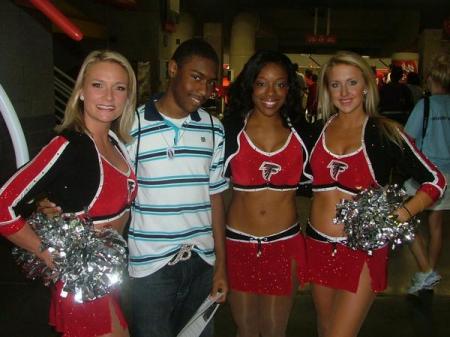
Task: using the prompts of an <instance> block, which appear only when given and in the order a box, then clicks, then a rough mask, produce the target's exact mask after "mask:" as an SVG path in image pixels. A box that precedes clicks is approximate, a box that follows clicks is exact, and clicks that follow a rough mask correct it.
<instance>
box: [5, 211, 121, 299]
mask: <svg viewBox="0 0 450 337" xmlns="http://www.w3.org/2000/svg"><path fill="white" fill-rule="evenodd" d="M28 223H29V224H30V226H31V227H32V228H33V230H34V231H35V232H36V234H37V235H38V236H39V237H40V239H41V241H42V245H41V246H42V249H41V253H39V254H38V255H39V257H38V256H36V255H35V254H32V253H30V252H28V251H26V250H23V249H21V248H14V249H13V256H14V257H15V259H16V261H17V263H18V264H19V265H21V267H22V269H23V271H24V272H25V274H26V276H27V277H28V278H31V279H37V278H41V279H42V281H43V282H44V284H45V285H49V284H50V283H56V282H57V281H58V280H61V281H62V282H63V283H64V286H63V290H64V292H70V293H73V294H74V295H75V299H76V300H77V301H79V302H84V301H90V300H94V299H96V298H99V297H102V296H104V295H106V294H108V293H110V292H111V291H112V289H113V288H114V287H115V286H116V285H117V284H118V283H120V282H121V280H122V276H123V271H124V268H125V265H126V242H125V241H124V239H123V238H122V237H121V236H120V234H119V233H117V232H116V231H115V230H113V229H107V228H104V229H101V230H96V229H94V227H93V225H92V223H91V222H90V221H89V219H87V218H86V219H85V218H82V217H77V216H75V215H74V214H63V215H61V216H57V217H55V218H47V217H46V216H45V215H43V214H41V213H35V214H33V215H32V216H31V217H30V218H29V219H28ZM49 254H50V255H51V256H50V255H49Z"/></svg>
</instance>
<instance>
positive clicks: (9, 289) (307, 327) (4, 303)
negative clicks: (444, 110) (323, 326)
mask: <svg viewBox="0 0 450 337" xmlns="http://www.w3.org/2000/svg"><path fill="white" fill-rule="evenodd" d="M308 205H309V201H308V200H307V199H303V198H299V211H300V217H301V219H302V220H303V221H304V219H305V214H307V209H308ZM449 226H450V219H449V216H447V218H446V220H445V226H444V249H443V254H442V257H441V262H440V267H439V272H440V273H441V275H442V276H443V279H442V281H441V283H440V284H439V286H438V287H437V288H436V289H435V292H434V295H433V293H431V292H428V293H423V294H421V296H420V297H413V296H406V295H405V294H406V289H407V288H408V286H409V279H410V277H411V275H412V274H413V273H414V272H415V270H416V265H415V262H414V260H413V257H412V255H411V253H410V252H409V249H408V248H407V247H400V248H397V249H396V250H394V251H393V252H392V253H391V258H390V263H389V275H390V278H389V287H388V289H387V290H386V291H385V292H384V293H382V294H380V295H379V296H378V297H377V299H376V301H375V303H374V305H373V307H372V309H371V311H370V312H369V314H368V317H367V319H366V321H365V323H364V326H363V327H362V329H361V333H360V336H361V337H384V336H389V337H390V336H393V337H394V336H395V337H415V336H417V337H419V336H420V337H422V336H423V337H425V336H426V337H429V336H430V337H447V336H450V324H449V322H447V320H448V319H449V318H450V228H449ZM0 261H1V273H0V290H1V294H2V296H0V337H53V336H56V335H55V334H54V333H53V332H52V330H51V329H50V328H49V327H48V326H47V323H46V321H47V311H48V305H49V301H48V289H46V288H45V287H43V286H42V285H40V283H39V282H30V281H27V280H24V278H23V277H22V275H20V273H19V272H18V270H17V267H16V266H15V265H14V263H13V262H12V260H11V258H10V253H9V244H8V243H7V242H6V241H4V239H1V241H0ZM234 334H235V331H234V325H233V324H232V319H231V315H230V312H229V308H228V307H227V306H226V305H224V306H223V307H222V308H220V309H219V312H218V314H217V317H216V336H217V337H231V336H234ZM287 335H288V336H292V337H294V336H295V337H297V336H301V337H303V336H305V337H310V336H316V333H315V314H314V306H313V303H312V299H311V295H310V293H309V291H308V289H305V290H302V291H300V292H299V294H298V296H297V298H296V302H295V306H294V309H293V311H292V314H291V318H290V322H289V328H288V334H287Z"/></svg>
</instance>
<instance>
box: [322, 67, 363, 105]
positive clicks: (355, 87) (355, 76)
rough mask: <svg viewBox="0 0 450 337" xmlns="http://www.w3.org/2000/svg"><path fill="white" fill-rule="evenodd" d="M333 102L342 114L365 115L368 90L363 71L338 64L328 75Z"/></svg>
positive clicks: (329, 90)
mask: <svg viewBox="0 0 450 337" xmlns="http://www.w3.org/2000/svg"><path fill="white" fill-rule="evenodd" d="M327 78H328V92H329V94H330V99H331V102H332V103H333V104H334V106H335V107H336V108H337V110H338V111H339V112H341V113H352V112H362V113H364V95H365V94H364V92H365V90H366V88H367V85H366V81H365V80H364V77H363V74H362V72H361V70H360V69H359V68H357V67H355V66H352V65H348V64H338V65H335V66H333V67H332V68H330V70H329V71H328V73H327Z"/></svg>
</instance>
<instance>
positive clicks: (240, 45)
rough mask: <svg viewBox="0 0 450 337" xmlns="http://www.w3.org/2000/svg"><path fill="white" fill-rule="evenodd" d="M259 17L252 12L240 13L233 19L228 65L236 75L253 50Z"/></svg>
mask: <svg viewBox="0 0 450 337" xmlns="http://www.w3.org/2000/svg"><path fill="white" fill-rule="evenodd" d="M258 25H259V18H258V16H256V15H255V14H252V13H240V14H238V15H237V16H236V17H235V18H234V21H233V25H232V27H231V38H230V66H231V68H232V70H233V72H234V75H235V76H237V75H238V74H239V72H240V71H241V70H242V68H243V67H244V64H245V63H246V62H247V61H248V59H249V57H250V56H252V55H253V53H254V52H255V34H256V31H257V30H258Z"/></svg>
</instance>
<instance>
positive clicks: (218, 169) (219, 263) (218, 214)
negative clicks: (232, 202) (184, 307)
mask: <svg viewBox="0 0 450 337" xmlns="http://www.w3.org/2000/svg"><path fill="white" fill-rule="evenodd" d="M214 124H215V126H217V127H218V130H219V131H220V132H217V133H216V141H215V148H214V153H213V157H212V160H211V165H210V176H209V190H210V201H211V218H212V219H211V220H212V223H211V225H212V230H213V239H214V250H215V254H216V262H215V265H214V276H213V286H212V290H211V295H212V296H214V295H216V294H217V292H219V290H220V292H222V293H223V296H222V297H220V299H219V300H218V301H219V302H224V301H225V300H226V295H227V292H228V282H227V274H226V257H225V206H224V200H223V191H225V190H226V189H227V188H228V182H227V180H225V178H224V162H225V158H224V156H225V142H224V134H225V131H224V129H223V126H222V125H221V124H220V122H219V121H217V120H216V122H215V123H214Z"/></svg>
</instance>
